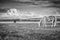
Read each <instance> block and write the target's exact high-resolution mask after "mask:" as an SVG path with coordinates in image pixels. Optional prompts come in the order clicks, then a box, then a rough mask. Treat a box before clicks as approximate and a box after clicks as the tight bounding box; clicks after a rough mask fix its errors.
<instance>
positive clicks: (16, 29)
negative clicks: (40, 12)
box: [0, 23, 60, 40]
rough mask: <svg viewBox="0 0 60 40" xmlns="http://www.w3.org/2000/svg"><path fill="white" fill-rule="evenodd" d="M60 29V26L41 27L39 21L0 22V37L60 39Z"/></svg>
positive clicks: (10, 38) (19, 39)
mask: <svg viewBox="0 0 60 40" xmlns="http://www.w3.org/2000/svg"><path fill="white" fill-rule="evenodd" d="M56 29H57V30H56ZM59 30H60V28H41V27H39V26H38V24H37V23H7V24H3V23H0V39H1V40H60V38H59V37H60V31H59Z"/></svg>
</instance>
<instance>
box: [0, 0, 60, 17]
mask: <svg viewBox="0 0 60 40" xmlns="http://www.w3.org/2000/svg"><path fill="white" fill-rule="evenodd" d="M59 7H60V6H59V2H57V1H55V2H54V1H50V0H49V1H40V0H38V1H37V0H0V8H16V9H18V10H20V11H22V12H25V11H26V12H31V13H34V14H35V15H36V16H38V15H40V16H42V15H52V14H53V15H54V14H56V13H58V12H56V11H57V10H58V11H60V9H59ZM0 14H1V13H0Z"/></svg>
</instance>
